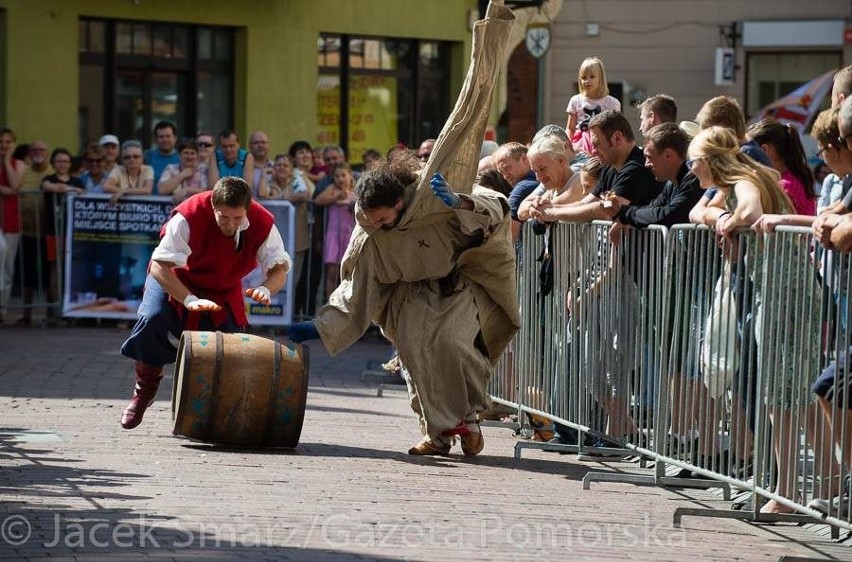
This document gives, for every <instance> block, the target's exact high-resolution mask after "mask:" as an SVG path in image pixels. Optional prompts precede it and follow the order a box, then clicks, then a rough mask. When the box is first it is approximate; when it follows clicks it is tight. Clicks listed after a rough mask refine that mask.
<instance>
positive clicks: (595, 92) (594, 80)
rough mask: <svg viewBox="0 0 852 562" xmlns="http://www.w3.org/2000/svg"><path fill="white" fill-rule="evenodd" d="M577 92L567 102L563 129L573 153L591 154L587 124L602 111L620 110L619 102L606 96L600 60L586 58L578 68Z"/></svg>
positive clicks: (604, 76) (593, 149)
mask: <svg viewBox="0 0 852 562" xmlns="http://www.w3.org/2000/svg"><path fill="white" fill-rule="evenodd" d="M577 84H578V89H579V90H580V93H579V94H577V95H575V96H573V97H572V98H571V100H570V101H569V102H568V107H567V108H566V109H565V111H566V112H567V113H568V125H567V126H566V127H565V130H566V131H567V132H568V138H569V139H571V143H572V144H573V145H574V151H575V152H585V153H587V154H594V153H595V148H594V146H592V139H591V136H590V135H589V130H588V127H589V121H591V119H592V117H594V116H595V115H597V114H599V113H600V112H602V111H606V110H608V109H614V110H615V111H621V102H619V101H618V100H617V99H615V98H614V97H612V96H610V95H609V87H608V86H607V82H606V71H604V65H603V61H601V59H599V58H598V57H589V58H587V59H586V60H584V61H583V63H582V64H581V65H580V72H579V75H578V78H577Z"/></svg>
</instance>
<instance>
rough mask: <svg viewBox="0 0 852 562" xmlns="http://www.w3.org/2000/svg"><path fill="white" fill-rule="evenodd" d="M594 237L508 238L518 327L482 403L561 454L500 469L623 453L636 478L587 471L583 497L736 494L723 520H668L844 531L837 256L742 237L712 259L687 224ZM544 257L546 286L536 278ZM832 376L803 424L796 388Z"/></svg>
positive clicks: (773, 237) (845, 439)
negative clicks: (543, 425)
mask: <svg viewBox="0 0 852 562" xmlns="http://www.w3.org/2000/svg"><path fill="white" fill-rule="evenodd" d="M609 228H610V225H609V223H594V224H554V225H551V226H549V227H548V228H547V231H546V232H545V233H544V234H540V235H536V234H534V232H533V231H532V228H531V227H530V226H529V225H527V226H525V231H524V235H523V245H522V248H521V249H520V252H519V262H518V263H519V267H518V273H519V302H520V306H521V313H522V328H521V332H520V333H519V335H518V337H517V339H516V342H515V346H514V349H513V353H512V354H510V355H509V354H507V356H506V357H504V359H503V361H501V363H500V364H499V365H498V368H497V370H496V372H495V375H494V378H493V380H492V386H491V389H492V394H493V395H494V397H495V398H496V399H497V400H498V401H501V402H503V403H507V404H511V405H513V406H516V407H517V409H518V411H519V414H520V415H521V416H523V415H524V414H526V413H531V414H535V415H537V416H541V417H544V418H546V419H549V420H552V421H553V422H554V423H556V424H559V425H561V426H562V427H563V428H567V429H568V430H574V431H575V433H574V434H573V435H575V436H576V437H575V439H576V443H571V444H568V445H554V444H549V443H540V442H528V441H519V442H518V443H517V445H516V448H515V456H516V457H520V454H521V450H522V449H524V448H537V449H559V450H567V451H569V452H573V451H579V452H584V451H585V452H587V453H588V452H592V453H593V454H594V453H609V454H613V453H621V454H622V457H624V456H627V455H641V458H643V459H650V460H653V461H654V468H653V471H650V472H651V473H649V474H624V473H613V472H590V473H589V474H588V475H587V476H586V478H585V479H584V488H588V487H589V485H590V483H591V482H594V481H620V482H632V483H636V484H647V485H658V486H676V487H704V488H721V489H722V492H723V494H724V497H725V499H726V500H727V499H730V489H731V488H735V489H738V490H740V491H743V492H746V495H749V494H750V495H751V501H750V502H746V503H750V505H746V506H745V507H744V508H743V509H741V510H730V509H728V510H708V509H693V508H679V509H678V510H677V511H676V512H675V514H674V519H675V523H676V524H679V522H680V520H681V518H682V517H683V516H686V515H702V516H714V517H733V518H742V519H749V520H754V521H795V522H814V521H819V522H823V523H828V524H830V525H832V532H833V534H834V535H835V536H836V535H837V528H844V529H848V530H852V514H850V508H849V495H850V493H852V490H850V487H852V484H850V479H849V476H848V475H849V471H850V469H852V446H850V444H852V409H846V406H847V404H846V402H844V400H846V401H849V402H852V399H849V398H848V397H847V396H846V395H847V394H848V392H843V391H844V390H846V389H847V388H848V386H849V383H850V382H852V377H850V375H849V374H848V370H847V369H846V364H847V363H848V361H849V358H850V357H852V342H850V338H849V336H848V333H847V330H846V318H847V316H848V314H847V310H846V309H847V308H848V306H849V305H848V299H847V294H848V287H850V286H852V284H850V282H852V279H850V273H849V267H848V262H849V257H848V256H845V255H844V256H839V255H838V256H833V259H827V257H828V256H826V255H824V253H823V252H821V251H820V249H819V248H814V247H813V244H812V237H811V234H810V230H809V229H805V228H779V229H778V232H776V233H774V234H770V235H765V236H764V235H757V234H755V233H753V232H751V231H747V230H746V231H742V232H740V233H738V234H737V235H736V236H735V242H734V243H725V244H720V240H719V238H718V237H717V236H716V235H715V233H714V232H713V231H711V230H709V229H708V228H706V227H703V226H695V225H678V226H675V227H673V228H672V229H671V230H670V231H667V229H665V228H662V227H655V228H650V229H645V230H633V229H628V230H625V231H624V232H623V235H622V239H621V242H620V244H618V245H613V244H611V243H610V241H609V239H608V236H607V233H608V230H609ZM548 252H549V253H550V255H551V256H552V258H553V262H552V268H551V270H550V271H551V273H552V275H550V274H549V273H548V270H547V268H544V271H543V269H542V265H543V263H542V262H543V257H544V256H546V255H547V254H548ZM829 254H830V253H829ZM551 282H552V285H551ZM835 361H836V362H837V363H838V364H839V366H840V367H839V368H838V369H836V373H837V374H836V381H837V383H836V385H835V386H834V387H832V389H833V390H836V393H835V394H836V396H837V398H836V399H835V400H834V401H833V402H824V403H823V404H821V405H822V408H820V405H818V404H817V402H816V400H815V397H814V393H813V391H812V390H811V384H812V383H814V381H815V380H816V379H817V377H818V376H819V375H820V373H821V372H822V371H823V370H824V369H825V368H826V367H828V366H829V365H833V364H834V363H833V362H835ZM848 405H849V406H852V404H848ZM601 460H604V459H601ZM761 508H763V511H761ZM766 511H771V512H766Z"/></svg>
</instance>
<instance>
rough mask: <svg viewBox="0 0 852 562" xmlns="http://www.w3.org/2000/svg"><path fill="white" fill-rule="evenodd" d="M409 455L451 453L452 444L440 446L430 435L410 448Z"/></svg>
mask: <svg viewBox="0 0 852 562" xmlns="http://www.w3.org/2000/svg"><path fill="white" fill-rule="evenodd" d="M408 454H409V455H420V456H425V455H449V454H450V445H445V446H440V445H438V444H437V443H435V442H434V441H432V440H431V439H430V438H428V437H424V438H423V440H422V441H420V443H418V444H417V445H415V446H413V447H412V448H410V449H409V450H408Z"/></svg>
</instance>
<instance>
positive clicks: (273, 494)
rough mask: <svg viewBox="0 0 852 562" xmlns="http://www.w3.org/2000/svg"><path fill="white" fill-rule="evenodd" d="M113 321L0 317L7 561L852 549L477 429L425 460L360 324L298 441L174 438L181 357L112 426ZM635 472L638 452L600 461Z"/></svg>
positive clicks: (322, 368) (686, 555) (116, 333)
mask: <svg viewBox="0 0 852 562" xmlns="http://www.w3.org/2000/svg"><path fill="white" fill-rule="evenodd" d="M124 335H125V331H122V330H119V329H116V328H105V327H101V328H83V327H77V328H56V329H38V328H28V329H23V328H10V327H2V328H0V349H2V352H0V446H2V451H0V455H1V456H0V501H2V503H0V558H2V559H16V560H20V559H27V560H38V559H47V558H48V557H49V559H50V560H55V559H76V560H98V559H104V560H105V559H109V560H139V559H145V560H149V559H150V560H232V559H238V558H239V559H250V560H266V559H268V560H282V559H287V560H289V559H298V560H311V561H315V560H365V559H367V560H424V561H425V560H428V561H432V560H556V559H571V560H687V559H703V560H720V561H722V560H724V561H727V560H779V559H781V558H782V557H791V558H788V559H818V560H824V559H846V560H850V559H852V548H850V547H849V546H845V545H838V544H834V543H832V542H831V541H830V540H828V539H827V538H823V537H821V536H818V535H817V534H816V533H814V532H812V531H808V530H805V529H802V528H797V527H795V526H793V525H790V524H783V525H775V526H758V525H749V524H746V523H743V522H739V521H731V520H721V519H708V518H694V517H692V518H685V519H684V521H683V527H682V528H681V529H674V528H672V527H671V515H672V512H673V510H674V509H675V508H676V507H679V506H687V507H699V506H706V507H717V508H723V509H724V508H726V507H727V505H728V504H726V503H724V502H722V501H720V500H719V498H718V497H717V496H716V495H714V494H713V493H711V492H706V491H695V490H693V491H689V493H688V495H686V494H683V493H679V492H675V491H669V490H662V489H657V488H651V487H637V486H633V485H628V484H611V483H596V484H593V485H592V488H591V490H589V491H584V490H583V489H582V486H581V480H582V477H583V475H584V474H585V473H586V472H587V471H588V470H590V468H594V469H598V470H601V469H603V470H607V468H602V465H600V464H595V463H582V462H578V461H577V460H576V458H575V457H573V456H561V455H555V454H552V453H545V452H539V451H529V450H528V451H525V452H524V458H523V459H521V460H515V459H514V458H513V446H514V444H515V441H516V438H515V437H514V436H513V435H512V432H511V431H508V430H506V429H502V428H492V427H487V428H485V429H484V432H485V438H486V448H485V451H484V452H483V454H482V455H481V456H480V457H477V458H475V459H472V460H467V459H465V458H463V457H462V456H461V454H460V452H459V454H458V455H457V456H455V457H453V458H417V457H410V456H409V455H407V454H405V451H406V450H407V449H408V447H409V446H411V445H413V444H414V443H415V442H416V441H417V440H418V439H419V435H418V433H417V427H416V425H417V424H416V419H415V417H414V415H413V414H412V413H411V411H410V409H409V406H408V401H407V399H406V395H405V394H403V393H399V392H387V393H385V394H384V396H383V397H382V398H378V397H376V389H375V385H374V384H369V383H367V382H364V381H362V378H361V372H362V371H363V369H364V368H365V366H366V364H367V361H368V360H382V359H385V358H386V356H387V354H388V352H389V348H388V347H387V345H386V344H384V343H383V342H381V341H380V340H379V339H377V338H376V337H374V336H373V337H368V338H367V339H365V340H364V341H362V342H360V343H359V344H357V345H356V346H355V347H354V348H353V349H351V350H350V351H348V352H347V353H345V354H343V355H342V356H339V357H337V358H334V359H331V358H329V357H328V356H327V355H326V353H325V352H324V351H323V350H322V349H321V347H320V346H318V345H312V346H311V347H312V349H311V366H312V369H311V386H310V390H309V393H308V406H307V413H306V416H305V426H304V429H303V431H302V436H301V444H300V445H299V447H298V448H297V449H296V450H295V451H256V450H253V451H248V450H237V449H221V448H218V449H217V448H213V447H209V446H206V445H200V444H192V443H190V442H187V441H184V440H180V439H177V438H175V437H172V436H171V427H172V426H171V413H170V404H169V398H170V390H171V383H172V372H171V369H167V375H166V379H165V381H164V383H163V386H162V388H161V389H160V394H159V397H158V398H159V399H158V401H157V403H156V404H155V405H154V407H153V409H152V410H150V411H149V413H148V414H147V415H146V417H145V421H144V423H143V424H142V425H141V426H140V427H139V428H137V429H135V430H133V431H125V430H123V429H121V427H120V426H119V424H118V420H119V417H120V413H121V410H122V408H123V407H124V405H125V403H126V400H127V398H128V397H129V394H130V390H131V374H130V367H131V363H130V362H129V361H127V360H125V359H123V358H122V357H120V356H119V355H118V347H119V345H120V343H121V341H122V339H123V337H124ZM607 466H608V467H609V468H608V469H610V470H626V471H637V470H639V468H638V465H637V464H635V463H615V464H610V465H607Z"/></svg>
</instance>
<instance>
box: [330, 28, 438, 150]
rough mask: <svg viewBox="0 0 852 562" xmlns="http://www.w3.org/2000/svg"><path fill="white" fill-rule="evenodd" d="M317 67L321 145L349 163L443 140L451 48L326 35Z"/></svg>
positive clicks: (404, 40)
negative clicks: (339, 151) (338, 149)
mask: <svg viewBox="0 0 852 562" xmlns="http://www.w3.org/2000/svg"><path fill="white" fill-rule="evenodd" d="M317 64H318V65H319V78H318V82H317V118H318V121H319V131H318V133H317V139H316V140H317V142H318V143H319V144H320V145H330V144H331V145H335V144H339V145H341V146H343V148H344V149H345V150H346V152H347V154H348V155H349V160H350V161H351V162H359V161H360V159H361V154H362V153H363V151H364V150H365V149H367V148H375V149H377V150H379V152H385V151H387V150H388V149H390V148H391V147H393V146H394V145H395V144H396V143H398V142H404V143H406V144H407V145H408V146H417V144H419V143H420V141H421V140H423V139H426V138H430V137H437V136H438V133H440V131H441V128H442V127H443V125H444V121H445V120H446V118H447V116H448V115H449V112H450V100H449V98H450V92H449V70H450V44H449V43H445V42H437V41H419V40H416V39H389V38H385V39H382V38H375V37H354V36H346V35H326V34H323V35H321V36H320V37H319V38H318V41H317Z"/></svg>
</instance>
